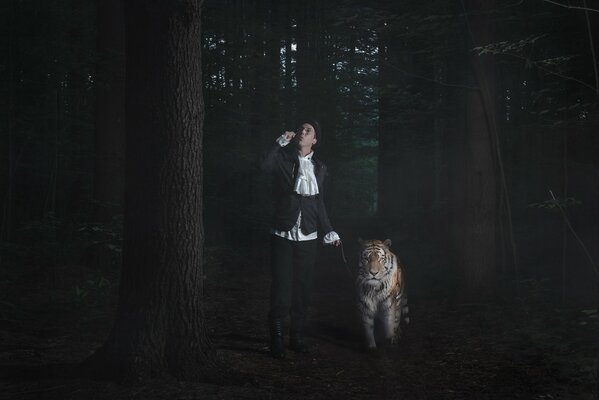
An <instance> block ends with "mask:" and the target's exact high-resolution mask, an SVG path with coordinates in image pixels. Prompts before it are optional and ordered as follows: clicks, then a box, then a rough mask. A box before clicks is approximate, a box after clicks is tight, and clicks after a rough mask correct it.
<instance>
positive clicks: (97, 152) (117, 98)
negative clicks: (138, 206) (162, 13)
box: [93, 0, 125, 223]
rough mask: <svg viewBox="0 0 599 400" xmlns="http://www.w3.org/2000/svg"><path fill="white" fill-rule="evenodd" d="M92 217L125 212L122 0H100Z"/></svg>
mask: <svg viewBox="0 0 599 400" xmlns="http://www.w3.org/2000/svg"><path fill="white" fill-rule="evenodd" d="M97 21H98V22H97V24H98V39H97V49H98V62H97V66H96V84H95V91H96V120H95V125H96V131H95V136H94V157H95V164H94V187H93V197H94V209H93V221H94V222H100V223H109V222H110V221H111V219H112V218H113V217H114V216H115V215H117V214H120V213H122V207H123V192H124V152H125V82H124V75H125V59H124V55H125V23H124V16H123V5H122V0H98V2H97Z"/></svg>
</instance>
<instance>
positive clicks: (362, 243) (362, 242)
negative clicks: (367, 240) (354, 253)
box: [358, 237, 364, 246]
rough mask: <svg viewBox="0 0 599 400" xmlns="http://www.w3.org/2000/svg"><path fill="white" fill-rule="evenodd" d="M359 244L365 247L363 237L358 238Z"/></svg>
mask: <svg viewBox="0 0 599 400" xmlns="http://www.w3.org/2000/svg"><path fill="white" fill-rule="evenodd" d="M358 243H360V246H364V241H363V240H362V238H361V237H359V238H358Z"/></svg>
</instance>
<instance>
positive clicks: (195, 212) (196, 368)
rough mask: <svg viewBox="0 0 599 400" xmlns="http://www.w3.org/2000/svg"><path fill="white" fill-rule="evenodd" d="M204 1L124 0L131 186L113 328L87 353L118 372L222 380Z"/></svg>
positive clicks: (138, 377)
mask: <svg viewBox="0 0 599 400" xmlns="http://www.w3.org/2000/svg"><path fill="white" fill-rule="evenodd" d="M200 17H201V0H181V1H177V2H172V3H171V2H163V1H159V0H154V1H148V0H143V1H142V0H131V1H128V2H127V3H126V5H125V26H126V52H127V80H126V82H127V83H126V94H127V98H126V116H127V137H126V139H127V143H126V174H125V176H126V193H125V225H124V231H125V232H124V249H123V255H124V258H123V268H122V274H121V282H120V291H119V304H118V309H117V313H116V319H115V324H114V328H113V330H112V332H111V334H110V336H109V338H108V340H107V341H106V343H105V344H104V346H103V347H102V348H101V349H99V350H98V351H97V352H96V354H95V355H94V356H93V357H92V358H91V359H90V365H92V366H97V367H99V368H101V369H100V370H101V371H105V372H106V373H108V374H110V375H111V376H112V377H115V378H119V379H132V380H145V379H150V378H153V377H156V376H162V375H172V376H175V377H178V378H180V379H193V380H196V379H203V380H220V379H223V378H221V374H222V367H221V364H220V362H219V361H218V358H217V355H216V353H215V350H214V347H213V346H212V344H211V343H210V340H209V338H208V335H207V331H206V326H205V323H204V317H203V313H202V279H203V278H202V275H203V273H202V254H203V241H204V231H203V222H202V125H203V120H204V111H203V99H202V79H201V23H200V19H201V18H200Z"/></svg>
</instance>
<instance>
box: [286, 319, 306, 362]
mask: <svg viewBox="0 0 599 400" xmlns="http://www.w3.org/2000/svg"><path fill="white" fill-rule="evenodd" d="M304 325H305V324H304V321H291V329H290V334H289V348H290V349H291V350H293V351H295V352H298V353H304V354H306V353H309V352H310V348H309V347H308V345H307V344H306V342H305V340H304Z"/></svg>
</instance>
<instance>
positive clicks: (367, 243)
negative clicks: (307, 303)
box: [356, 239, 410, 350]
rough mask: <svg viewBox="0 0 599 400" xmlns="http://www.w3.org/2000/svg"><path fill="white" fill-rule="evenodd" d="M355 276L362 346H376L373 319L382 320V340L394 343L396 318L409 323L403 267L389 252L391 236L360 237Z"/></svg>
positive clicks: (397, 336) (397, 329)
mask: <svg viewBox="0 0 599 400" xmlns="http://www.w3.org/2000/svg"><path fill="white" fill-rule="evenodd" d="M358 241H359V243H360V260H359V267H358V276H357V278H356V289H357V295H358V296H357V305H358V311H359V313H360V317H361V319H362V324H363V326H364V333H365V338H366V346H367V347H368V349H370V350H374V349H376V341H375V338H374V319H375V317H377V318H380V319H381V320H382V323H383V324H382V325H383V329H384V334H385V340H386V341H388V342H390V343H391V344H395V343H397V340H398V339H399V338H400V337H401V328H400V322H401V320H403V321H404V323H405V324H409V323H410V317H409V314H408V311H409V310H408V296H407V292H406V283H405V271H404V268H403V266H402V265H401V263H400V261H399V259H398V258H397V256H396V255H395V254H393V252H391V250H390V247H391V240H389V239H387V240H385V241H380V240H362V239H358Z"/></svg>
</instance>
